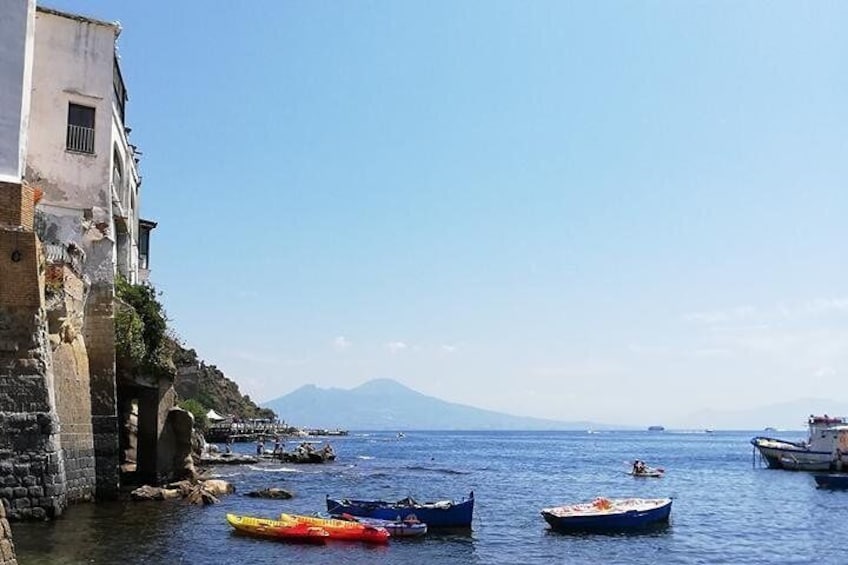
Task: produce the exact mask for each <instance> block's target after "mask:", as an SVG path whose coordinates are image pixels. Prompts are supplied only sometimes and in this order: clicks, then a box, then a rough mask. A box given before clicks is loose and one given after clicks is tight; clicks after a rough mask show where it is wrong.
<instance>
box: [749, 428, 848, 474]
mask: <svg viewBox="0 0 848 565" xmlns="http://www.w3.org/2000/svg"><path fill="white" fill-rule="evenodd" d="M807 426H808V428H809V436H808V437H807V440H806V441H787V440H782V439H776V438H770V437H763V436H757V437H755V438H753V439H752V440H751V444H752V445H753V446H754V447H756V448H757V450H759V452H760V454H761V455H762V456H763V459H764V460H765V461H766V464H767V465H768V466H769V468H771V469H787V470H790V471H827V470H830V469H837V468H841V467H842V465H843V463H844V464H848V420H846V418H841V417H831V416H828V415H827V414H825V415H824V416H810V417H809V419H808V420H807Z"/></svg>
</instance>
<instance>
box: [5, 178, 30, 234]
mask: <svg viewBox="0 0 848 565" xmlns="http://www.w3.org/2000/svg"><path fill="white" fill-rule="evenodd" d="M34 213H35V191H34V189H33V188H32V187H31V186H28V185H23V184H12V183H8V182H0V225H4V224H5V225H7V226H21V227H23V228H26V229H29V230H31V229H32V223H33V215H34Z"/></svg>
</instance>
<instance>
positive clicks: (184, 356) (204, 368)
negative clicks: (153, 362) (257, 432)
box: [173, 346, 275, 418]
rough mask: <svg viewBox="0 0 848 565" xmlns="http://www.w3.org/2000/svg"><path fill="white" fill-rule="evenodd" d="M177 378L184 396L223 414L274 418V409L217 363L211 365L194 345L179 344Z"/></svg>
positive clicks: (175, 358) (176, 353) (175, 384)
mask: <svg viewBox="0 0 848 565" xmlns="http://www.w3.org/2000/svg"><path fill="white" fill-rule="evenodd" d="M173 359H174V364H175V365H176V367H177V379H176V381H174V388H175V389H176V390H177V394H178V395H179V396H180V398H192V399H195V400H197V401H198V402H199V403H200V404H201V405H202V406H203V407H204V408H207V409H209V408H212V409H213V410H215V411H216V412H218V413H219V414H222V415H224V414H234V415H236V416H238V417H240V418H274V417H275V414H274V411H273V410H270V409H268V408H260V407H259V406H258V405H257V404H256V403H255V402H253V401H252V400H251V399H250V397H249V396H247V395H243V394H242V393H241V391H239V387H238V385H237V384H236V383H234V382H233V381H231V380H230V379H228V378H227V376H226V375H224V373H223V372H222V371H221V370H220V369H218V368H217V367H216V366H215V365H207V364H206V363H205V362H203V361H202V360H201V359H199V358H198V356H197V352H196V351H195V350H194V349H185V348H183V347H179V346H178V347H177V350H176V352H175V354H174V357H173Z"/></svg>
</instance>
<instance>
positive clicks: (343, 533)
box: [280, 514, 389, 544]
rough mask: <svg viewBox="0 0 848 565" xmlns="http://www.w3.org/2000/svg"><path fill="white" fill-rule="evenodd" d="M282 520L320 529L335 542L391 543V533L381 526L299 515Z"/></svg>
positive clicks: (281, 516) (291, 515) (288, 516)
mask: <svg viewBox="0 0 848 565" xmlns="http://www.w3.org/2000/svg"><path fill="white" fill-rule="evenodd" d="M280 520H281V521H283V522H295V523H298V524H304V525H307V526H311V527H316V528H320V529H322V530H324V531H326V532H327V534H329V537H330V539H334V540H346V541H361V542H364V543H371V544H385V543H389V532H388V531H387V530H386V529H385V528H382V527H379V526H370V525H368V524H360V523H359V522H349V521H346V520H336V519H332V518H330V519H327V518H318V517H315V516H302V515H299V514H280Z"/></svg>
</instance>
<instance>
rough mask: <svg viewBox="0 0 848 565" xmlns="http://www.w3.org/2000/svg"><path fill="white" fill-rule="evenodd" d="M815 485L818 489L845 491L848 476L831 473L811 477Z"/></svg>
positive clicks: (847, 484) (847, 485)
mask: <svg viewBox="0 0 848 565" xmlns="http://www.w3.org/2000/svg"><path fill="white" fill-rule="evenodd" d="M813 479H815V481H816V484H817V485H818V487H819V488H826V489H833V490H845V489H848V475H837V474H833V473H823V474H815V475H813Z"/></svg>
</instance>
